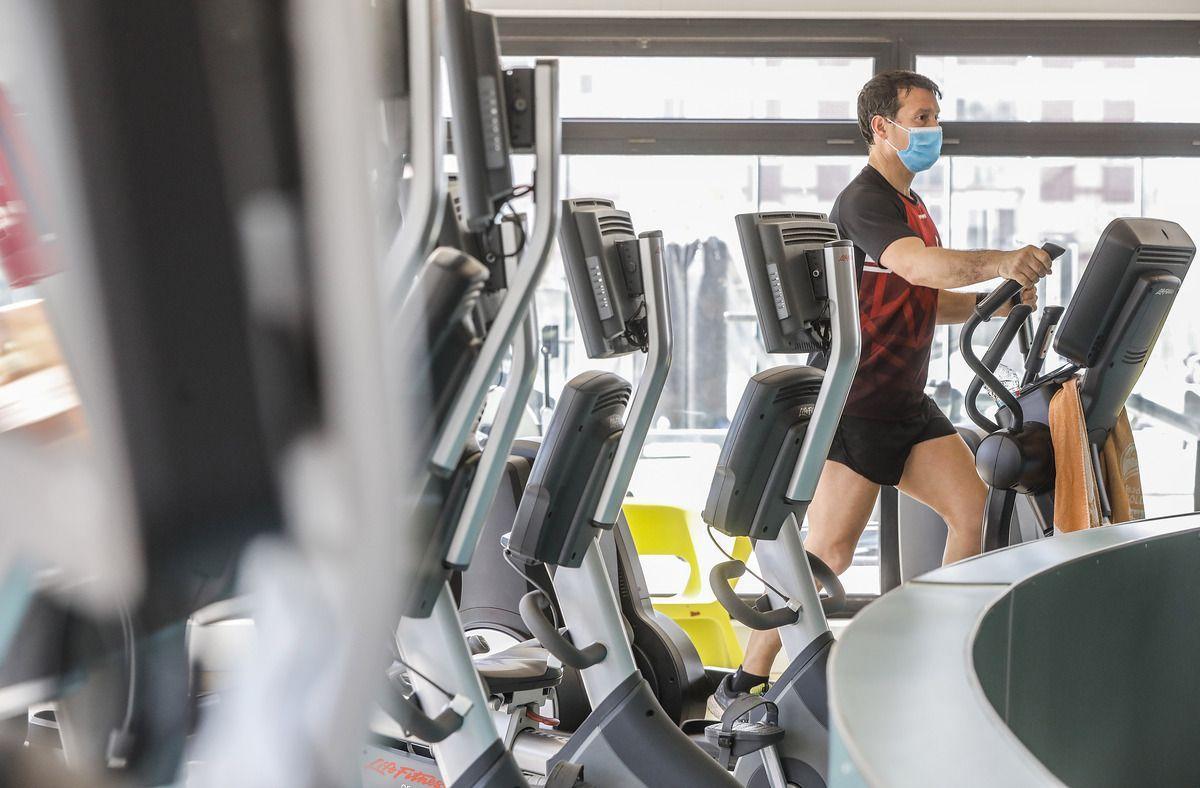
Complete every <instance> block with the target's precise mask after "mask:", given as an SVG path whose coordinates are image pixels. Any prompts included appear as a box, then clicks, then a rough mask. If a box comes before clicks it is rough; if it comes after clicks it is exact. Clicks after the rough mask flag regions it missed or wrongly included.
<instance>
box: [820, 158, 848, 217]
mask: <svg viewBox="0 0 1200 788" xmlns="http://www.w3.org/2000/svg"><path fill="white" fill-rule="evenodd" d="M849 182H850V167H849V166H847V165H844V164H818V165H817V201H818V202H820V203H821V205H822V206H825V205H828V206H830V207H832V206H833V201H834V200H835V199H837V196H838V194H839V193H841V191H842V189H844V188H846V184H847V183H849Z"/></svg>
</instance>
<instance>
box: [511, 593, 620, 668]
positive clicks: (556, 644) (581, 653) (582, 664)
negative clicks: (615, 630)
mask: <svg viewBox="0 0 1200 788" xmlns="http://www.w3.org/2000/svg"><path fill="white" fill-rule="evenodd" d="M549 607H550V600H548V599H546V595H545V594H543V593H542V592H541V591H530V592H529V593H528V594H526V595H525V596H523V597H521V604H520V605H519V606H518V610H519V611H520V613H521V620H522V621H524V622H525V626H527V627H529V632H530V634H532V635H533V636H534V637H535V638H537V639H538V642H540V643H541V644H542V647H543V648H545V649H546V650H547V651H549V652H550V653H551V654H553V655H554V656H555V657H556V658H557V659H558V660H559V661H560V662H562V663H563V664H564V665H566V666H567V667H570V668H575V669H576V670H583V669H584V668H590V667H591V666H593V665H597V664H599V663H601V662H603V661H604V658H605V657H607V656H608V649H607V648H605V647H604V644H603V643H592V644H591V645H590V646H584V647H583V648H577V647H576V646H575V644H573V643H572V642H571V641H569V640H567V639H566V638H565V637H563V634H562V633H561V632H559V631H558V627H556V626H554V624H553V622H551V621H550V619H548V618H546V613H545V611H546V610H547V609H549Z"/></svg>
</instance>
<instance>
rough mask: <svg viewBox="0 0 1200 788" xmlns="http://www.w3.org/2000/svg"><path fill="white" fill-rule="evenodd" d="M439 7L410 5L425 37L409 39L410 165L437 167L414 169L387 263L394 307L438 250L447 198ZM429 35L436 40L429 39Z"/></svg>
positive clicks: (421, 2) (422, 2)
mask: <svg viewBox="0 0 1200 788" xmlns="http://www.w3.org/2000/svg"><path fill="white" fill-rule="evenodd" d="M438 7H439V6H438V4H437V3H430V2H428V1H427V0H408V4H407V15H408V25H409V28H410V29H411V30H413V31H417V32H419V33H421V35H410V36H409V37H408V42H407V43H408V47H409V50H408V68H409V74H410V75H411V78H410V79H409V85H410V87H409V100H408V106H409V124H408V127H409V128H410V129H411V133H410V136H411V139H410V143H409V145H410V147H409V150H410V156H409V158H410V160H412V161H419V162H431V163H432V164H431V165H422V166H420V167H414V168H413V177H412V179H411V181H410V182H409V186H408V207H407V209H406V211H405V216H404V223H403V224H402V225H401V226H400V230H399V231H398V232H397V233H396V238H395V240H393V242H392V246H391V248H390V249H388V251H387V255H386V256H385V257H384V261H383V286H384V288H385V290H384V292H386V293H388V294H389V297H390V298H391V301H392V306H393V307H394V308H399V307H400V305H401V304H403V303H404V299H405V297H406V296H407V295H408V291H409V290H410V289H412V285H413V282H415V281H416V278H417V274H418V273H419V272H420V270H421V265H422V264H423V263H424V262H425V257H426V256H427V255H428V254H429V252H430V250H431V249H432V248H433V244H434V241H435V239H436V238H437V234H438V228H439V227H440V225H441V221H442V203H443V201H445V199H446V174H445V172H444V171H443V168H442V159H443V153H444V151H445V150H446V124H445V123H444V122H443V121H442V86H441V81H442V70H441V69H442V66H441V52H440V50H439V49H438V37H437V35H436V31H437V29H438V18H437V17H438V13H437V9H438ZM426 31H433V33H434V34H433V35H431V36H426V35H424V33H425V32H426Z"/></svg>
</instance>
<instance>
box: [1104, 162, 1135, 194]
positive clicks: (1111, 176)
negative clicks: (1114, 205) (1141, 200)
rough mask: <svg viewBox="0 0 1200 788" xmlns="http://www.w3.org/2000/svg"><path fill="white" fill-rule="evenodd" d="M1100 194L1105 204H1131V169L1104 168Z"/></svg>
mask: <svg viewBox="0 0 1200 788" xmlns="http://www.w3.org/2000/svg"><path fill="white" fill-rule="evenodd" d="M1103 172H1104V175H1103V178H1104V180H1103V182H1102V185H1101V187H1100V193H1101V195H1103V199H1104V201H1105V202H1133V180H1134V173H1133V167H1105V168H1104V171H1103Z"/></svg>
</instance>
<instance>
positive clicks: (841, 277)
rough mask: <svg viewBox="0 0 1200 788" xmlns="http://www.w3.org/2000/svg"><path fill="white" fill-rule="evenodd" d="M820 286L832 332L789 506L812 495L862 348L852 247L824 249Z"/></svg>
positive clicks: (839, 244) (842, 244)
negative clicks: (825, 293) (823, 285)
mask: <svg viewBox="0 0 1200 788" xmlns="http://www.w3.org/2000/svg"><path fill="white" fill-rule="evenodd" d="M825 281H826V282H827V283H828V284H827V286H828V288H829V312H830V315H829V319H830V323H831V325H832V328H833V342H832V346H831V348H830V352H829V366H828V367H827V368H826V370H825V379H824V380H823V381H822V383H821V393H820V394H818V395H817V403H816V405H815V406H814V408H813V414H812V418H811V419H810V420H809V422H808V429H807V430H806V431H805V433H804V443H803V444H801V446H800V461H799V462H798V463H796V468H795V470H794V471H792V479H791V482H790V483H789V484H788V491H787V498H788V500H789V501H796V502H803V503H809V502H811V501H812V497H813V493H814V492H816V490H817V480H818V479H820V478H821V470H822V469H823V468H824V467H825V458H826V457H827V456H828V455H829V445H830V444H831V443H832V442H833V435H834V432H835V431H836V430H837V425H838V423H839V422H840V421H841V420H842V408H843V406H845V404H846V397H847V396H848V395H849V394H850V384H851V383H852V382H853V381H854V374H855V373H856V372H857V371H858V357H859V355H860V353H861V349H862V336H861V328H860V327H859V315H858V274H857V273H856V271H855V267H854V246H853V244H852V243H851V242H850V241H845V240H842V241H832V242H830V243H828V244H826V245H825ZM805 565H806V566H807V561H806V562H805Z"/></svg>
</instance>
